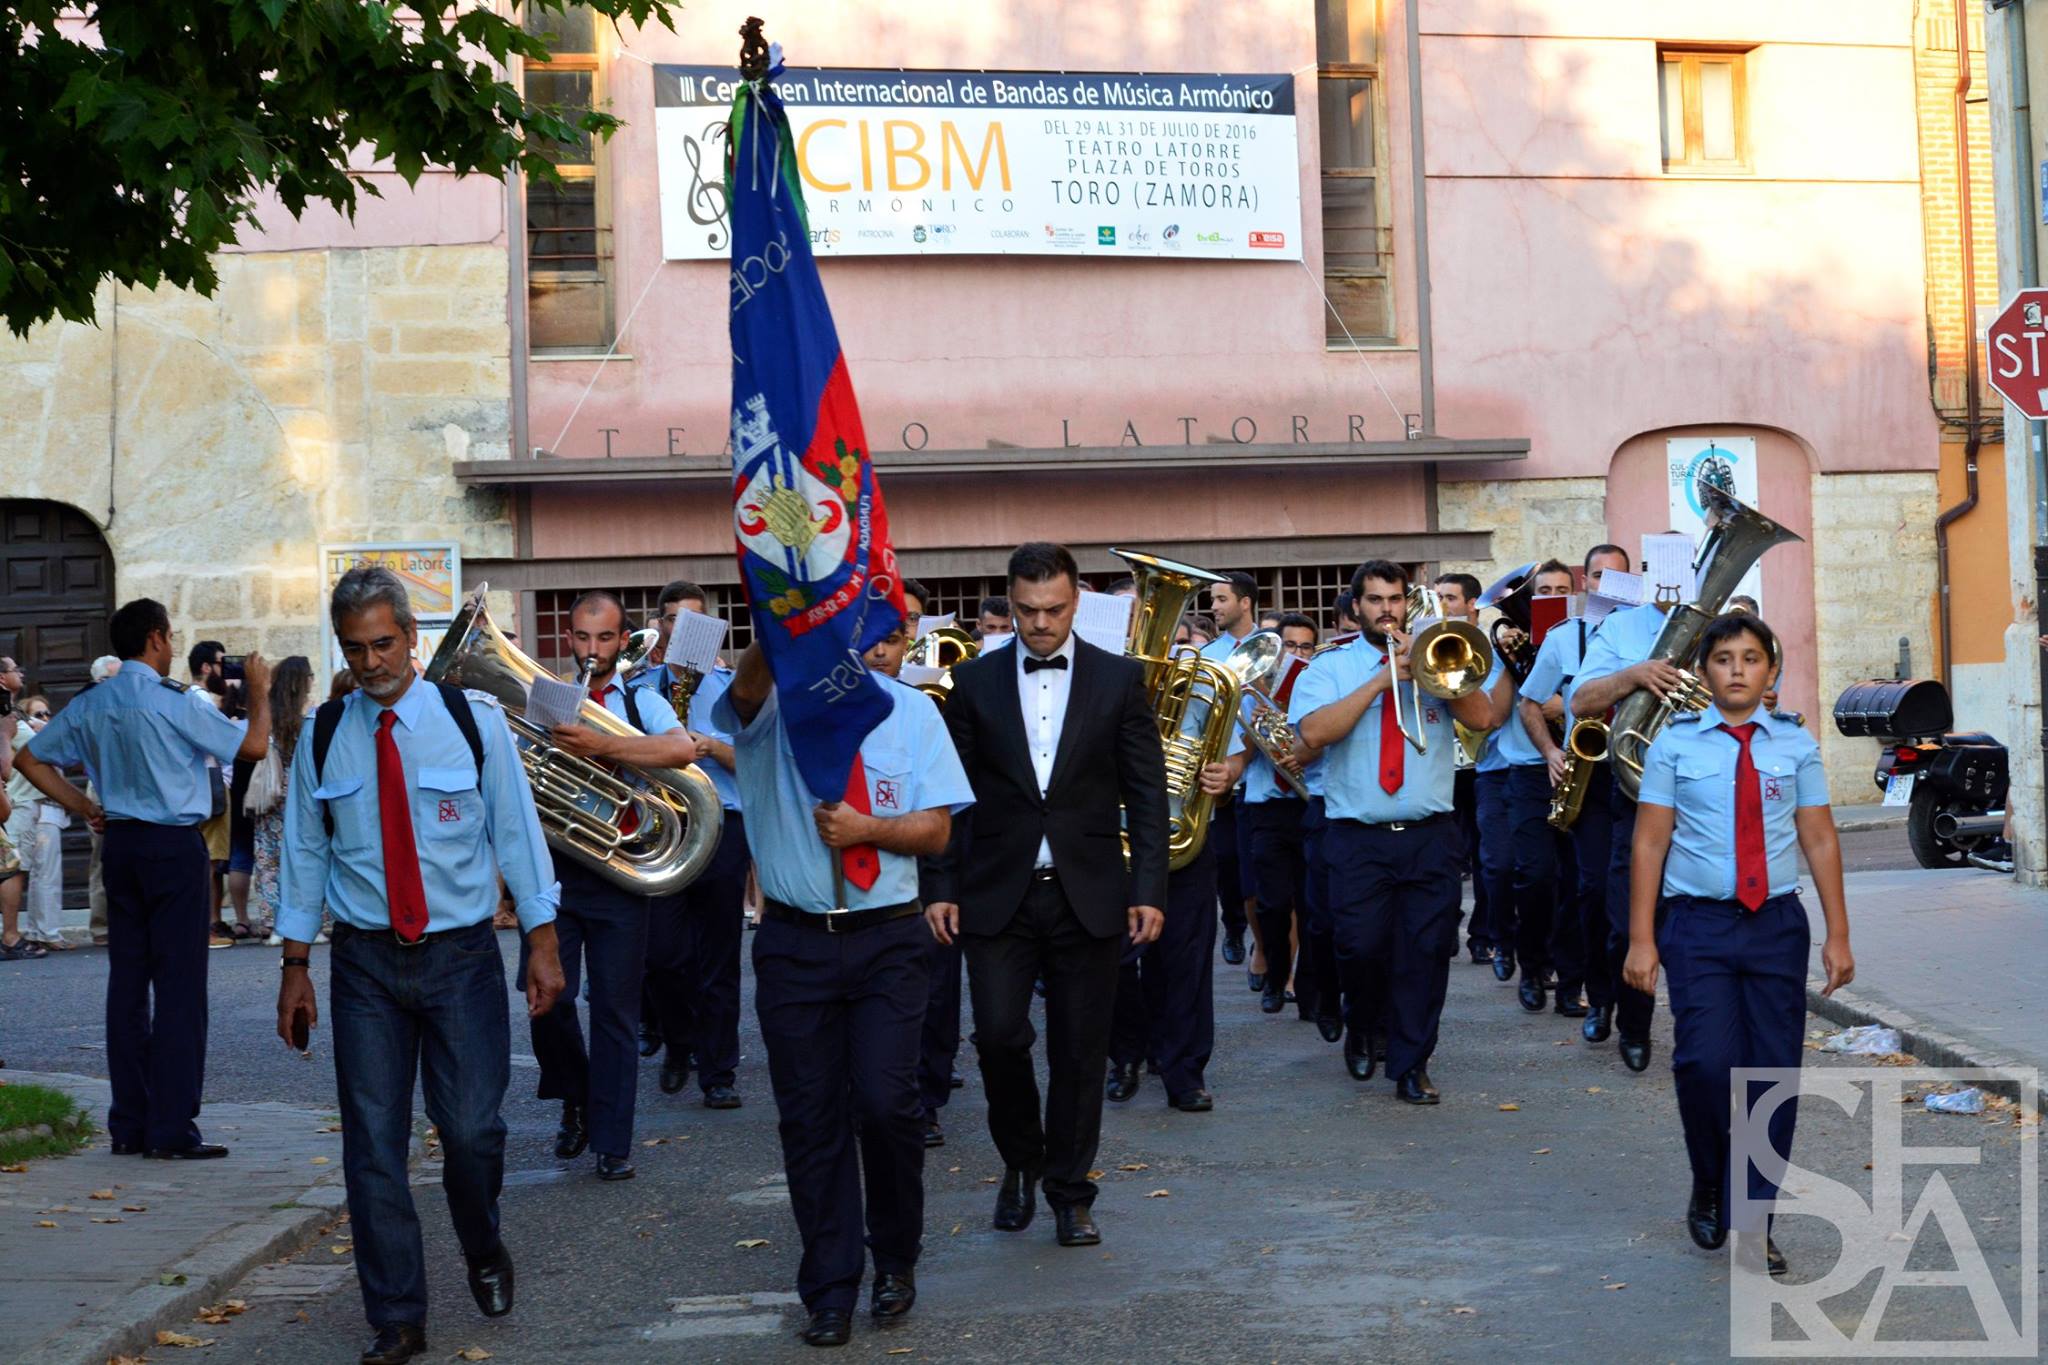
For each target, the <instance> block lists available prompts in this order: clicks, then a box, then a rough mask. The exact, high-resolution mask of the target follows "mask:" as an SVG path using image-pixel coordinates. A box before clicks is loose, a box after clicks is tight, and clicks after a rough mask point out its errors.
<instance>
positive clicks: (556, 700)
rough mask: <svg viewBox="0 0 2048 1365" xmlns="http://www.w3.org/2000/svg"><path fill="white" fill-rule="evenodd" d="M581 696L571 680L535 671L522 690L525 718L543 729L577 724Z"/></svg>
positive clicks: (582, 692)
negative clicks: (524, 692)
mask: <svg viewBox="0 0 2048 1365" xmlns="http://www.w3.org/2000/svg"><path fill="white" fill-rule="evenodd" d="M585 695H586V694H585V692H584V691H583V689H582V688H580V687H578V686H577V685H576V684H575V683H571V682H563V681H562V680H561V679H560V678H551V677H549V676H547V675H546V674H545V673H540V674H536V675H534V679H533V681H532V682H531V683H530V684H528V686H527V689H526V719H527V720H528V722H530V723H531V724H534V725H538V726H539V727H540V728H541V729H543V730H552V729H554V728H555V727H556V726H557V725H577V724H580V723H581V717H582V711H583V698H584V696H585Z"/></svg>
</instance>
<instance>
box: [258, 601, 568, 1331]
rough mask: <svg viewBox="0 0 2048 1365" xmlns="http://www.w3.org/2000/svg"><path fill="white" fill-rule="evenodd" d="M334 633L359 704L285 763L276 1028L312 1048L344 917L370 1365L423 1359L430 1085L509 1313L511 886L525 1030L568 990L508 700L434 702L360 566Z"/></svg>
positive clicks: (332, 606) (465, 1232) (354, 1189)
mask: <svg viewBox="0 0 2048 1365" xmlns="http://www.w3.org/2000/svg"><path fill="white" fill-rule="evenodd" d="M328 618H329V620H330V622H331V623H332V625H333V629H334V635H335V639H336V640H337V641H338V642H339V644H340V645H341V656H342V658H343V659H344V660H345V661H346V662H347V664H348V666H349V669H350V670H351V671H352V672H353V673H354V675H355V681H356V690H355V691H352V692H350V693H348V694H347V695H346V696H344V697H342V698H340V699H338V700H334V701H329V702H327V703H326V704H324V705H323V706H322V707H321V708H320V709H319V710H318V711H317V712H315V713H314V716H313V719H312V720H310V721H308V722H307V729H306V731H305V732H304V734H303V736H302V737H301V739H300V741H299V743H298V745H297V747H296V749H295V751H294V754H293V758H292V773H291V780H290V783H289V786H288V789H287V792H286V796H285V812H284V826H285V829H284V846H283V856H282V865H281V868H280V873H281V877H280V894H281V896H282V899H283V904H282V905H280V906H279V907H278V911H277V921H276V923H277V932H278V933H279V934H280V935H282V936H283V938H284V940H285V943H284V955H283V967H284V981H283V984H282V985H281V986H280V987H279V990H278V997H277V1031H278V1036H279V1037H281V1038H283V1039H284V1040H285V1041H286V1043H287V1044H289V1045H290V1046H292V1047H295V1048H298V1049H301V1050H304V1049H305V1047H306V1046H307V1041H308V1035H309V1032H310V1030H311V1029H312V1028H313V1026H314V1025H315V1024H316V1023H317V1022H318V1017H319V1016H318V1010H317V1008H316V1006H315V1003H314V991H313V980H312V976H311V975H310V970H309V969H310V965H311V964H310V962H309V959H308V954H309V953H310V951H311V944H312V939H313V936H314V935H315V934H317V933H318V932H319V930H320V912H321V909H322V907H323V906H324V907H325V908H326V909H327V910H328V911H329V912H330V913H331V914H332V915H333V916H334V933H333V945H334V946H333V948H332V951H331V955H330V957H329V961H328V1008H329V1010H330V1011H331V1013H332V1014H333V1017H334V1073H335V1081H336V1086H337V1090H338V1092H339V1101H340V1108H341V1125H342V1135H343V1139H344V1142H343V1155H342V1169H343V1173H344V1175H345V1177H346V1179H347V1184H348V1202H349V1215H350V1222H351V1226H352V1228H353V1230H354V1232H355V1251H356V1278H357V1279H358V1280H359V1281H360V1282H361V1288H362V1294H363V1307H364V1310H365V1313H366V1315H367V1316H368V1318H369V1320H370V1325H371V1326H372V1327H374V1328H375V1329H376V1332H377V1337H376V1340H375V1341H374V1342H373V1343H372V1344H371V1346H370V1349H369V1350H368V1351H366V1352H365V1353H364V1356H363V1358H364V1359H365V1360H379V1361H386V1360H390V1361H403V1360H407V1359H410V1358H411V1357H412V1356H414V1355H417V1354H419V1353H420V1352H422V1351H424V1350H425V1349H426V1317H427V1269H426V1262H425V1259H424V1257H423V1254H422V1250H421V1244H420V1227H419V1216H418V1214H417V1213H416V1212H415V1210H414V1207H413V1200H412V1192H411V1189H410V1187H409V1186H410V1179H409V1174H408V1171H407V1154H408V1151H409V1149H410V1146H411V1140H412V1126H413V1106H412V1096H413V1090H414V1086H415V1083H416V1081H417V1082H418V1083H420V1084H421V1085H422V1088H423V1090H424V1097H425V1101H426V1111H427V1116H428V1117H429V1118H430V1119H432V1120H433V1123H434V1127H435V1130H436V1132H437V1133H438V1134H439V1136H440V1140H441V1150H442V1154H443V1159H442V1165H441V1184H442V1188H443V1190H444V1191H445V1193H446V1195H447V1198H448V1213H449V1216H450V1218H451V1220H452V1221H453V1222H454V1224H455V1234H456V1238H457V1240H458V1241H459V1242H460V1243H461V1246H462V1252H463V1256H464V1258H465V1260H466V1261H467V1262H468V1266H469V1288H470V1293H471V1295H472V1296H473V1297H474V1298H475V1299H476V1302H477V1307H478V1308H480V1309H481V1310H482V1311H483V1312H484V1313H485V1314H486V1315H488V1316H492V1317H496V1316H499V1315H501V1314H504V1313H509V1312H510V1311H512V1291H513V1276H512V1258H511V1256H510V1255H509V1254H508V1253H507V1252H506V1250H505V1245H504V1242H503V1241H502V1240H501V1239H500V1237H499V1231H498V1190H499V1187H500V1185H501V1184H502V1183H503V1180H504V1171H505V1121H504V1118H503V1115H502V1114H501V1112H500V1110H501V1106H502V1105H503V1103H504V1098H505V1087H506V1084H507V1082H508V1080H509V1079H510V1075H511V1066H512V1036H511V1021H510V1019H509V1017H508V1013H509V1012H508V1010H507V1008H506V999H505V996H506V991H505V964H504V961H503V959H502V958H501V957H500V955H499V952H498V937H497V934H496V933H495V932H494V931H493V930H492V928H491V916H492V914H493V912H494V911H495V910H496V909H497V905H498V879H499V877H500V876H502V877H503V878H504V880H505V885H506V886H507V887H508V888H509V889H510V891H511V895H512V900H513V904H514V906H515V908H516V909H517V912H518V915H519V927H520V929H521V931H522V932H523V933H524V934H525V936H526V940H527V947H528V951H529V956H530V960H529V961H528V963H527V970H526V973H525V982H526V1000H527V1012H528V1014H529V1015H530V1016H533V1017H536V1018H538V1017H539V1016H541V1015H544V1014H546V1013H547V1011H548V1009H549V1008H550V1007H551V1006H552V1005H553V1004H554V1002H555V1000H556V998H557V997H558V996H559V995H560V994H561V992H562V967H561V961H560V958H559V957H558V956H557V953H556V947H555V926H554V920H555V908H556V901H557V898H558V895H559V892H558V888H557V886H556V883H555V875H554V867H553V864H552V862H551V861H550V859H549V856H548V850H547V845H546V843H545V842H544V840H543V837H542V834H541V827H540V820H539V817H538V815H537V814H536V812H535V808H534V803H533V793H532V790H531V788H530V787H529V786H528V784H527V779H526V770H525V768H524V767H523V766H522V765H521V763H520V759H519V754H518V751H517V750H516V749H515V748H514V746H513V740H512V732H511V729H510V727H509V726H508V725H507V723H506V719H505V714H504V712H503V711H502V710H501V709H500V708H499V706H498V703H497V702H495V701H494V700H492V699H491V698H490V697H489V696H487V695H486V694H484V693H481V692H464V691H462V690H461V689H459V688H455V687H451V686H449V685H447V684H437V683H430V682H427V681H425V680H424V679H422V678H420V677H418V676H417V675H416V673H415V671H414V668H413V650H414V648H415V646H416V644H417V642H418V639H419V630H418V627H417V626H416V625H415V623H414V620H413V614H412V605H411V602H410V600H409V599H408V597H407V595H406V591H405V584H404V583H403V582H402V581H401V580H400V579H399V577H398V575H397V574H395V573H393V572H392V571H391V570H389V569H387V568H384V567H382V566H381V565H363V566H359V567H357V568H354V569H351V570H349V571H348V572H347V573H346V574H343V575H342V577H341V581H340V582H338V583H337V584H335V587H334V595H333V598H332V600H331V602H330V603H329V606H328Z"/></svg>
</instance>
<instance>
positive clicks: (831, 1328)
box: [798, 1308, 853, 1346]
mask: <svg viewBox="0 0 2048 1365" xmlns="http://www.w3.org/2000/svg"><path fill="white" fill-rule="evenodd" d="M798 1335H799V1336H800V1337H801V1338H802V1339H803V1343H804V1345H806V1346H844V1345H845V1344H846V1343H847V1341H848V1340H849V1339H850V1338H851V1337H852V1336H853V1314H851V1313H849V1312H847V1311H846V1310H845V1309H844V1308H820V1309H819V1310H818V1311H817V1312H815V1313H813V1314H811V1320H810V1321H809V1322H808V1323H806V1324H804V1330H803V1331H802V1332H800V1333H798Z"/></svg>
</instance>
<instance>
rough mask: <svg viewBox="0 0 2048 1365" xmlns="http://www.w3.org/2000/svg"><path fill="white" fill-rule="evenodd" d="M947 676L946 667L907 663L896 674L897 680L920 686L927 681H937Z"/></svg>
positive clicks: (912, 685)
mask: <svg viewBox="0 0 2048 1365" xmlns="http://www.w3.org/2000/svg"><path fill="white" fill-rule="evenodd" d="M945 676H946V670H945V669H943V668H937V667H934V666H933V665H931V664H905V665H903V671H902V672H901V673H898V674H897V675H896V681H897V682H900V683H907V684H908V685H910V686H911V687H920V686H923V685H924V684H925V683H935V682H937V681H939V679H941V678H943V677H945Z"/></svg>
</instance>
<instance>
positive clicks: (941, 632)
mask: <svg viewBox="0 0 2048 1365" xmlns="http://www.w3.org/2000/svg"><path fill="white" fill-rule="evenodd" d="M979 653H981V642H980V641H979V640H977V639H975V638H974V637H973V636H972V635H969V634H968V633H967V632H966V631H964V630H962V629H960V627H958V626H934V627H932V628H931V629H930V630H928V631H926V632H925V633H924V634H922V635H920V636H918V637H917V639H916V640H914V641H912V642H911V645H910V648H909V649H907V650H905V651H904V654H903V662H904V663H906V664H915V665H917V666H918V667H920V668H937V669H942V670H944V675H943V676H942V677H940V678H938V679H937V680H936V681H933V682H923V683H918V684H916V687H917V690H918V691H920V692H922V693H924V694H925V695H926V696H927V697H930V698H931V699H932V700H933V701H935V702H937V703H938V704H939V705H941V706H944V705H945V704H946V697H947V696H948V695H949V694H950V693H951V692H952V690H953V666H954V665H955V664H964V663H966V662H967V661H968V660H969V659H972V658H973V657H975V656H976V655H977V654H979Z"/></svg>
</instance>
